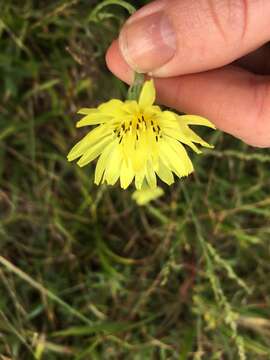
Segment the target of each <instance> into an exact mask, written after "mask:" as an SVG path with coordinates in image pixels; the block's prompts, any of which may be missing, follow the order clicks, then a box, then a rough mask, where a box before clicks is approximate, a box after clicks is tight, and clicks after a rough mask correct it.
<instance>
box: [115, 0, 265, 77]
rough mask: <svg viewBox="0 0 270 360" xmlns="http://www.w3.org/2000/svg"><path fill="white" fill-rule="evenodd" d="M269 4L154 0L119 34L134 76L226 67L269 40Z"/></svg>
mask: <svg viewBox="0 0 270 360" xmlns="http://www.w3.org/2000/svg"><path fill="white" fill-rule="evenodd" d="M269 18H270V1H269V0H259V1H258V0H233V1H232V0H219V1H216V0H170V1H167V0H157V1H153V2H152V3H150V4H148V5H146V6H145V7H143V8H142V9H140V10H139V11H137V12H136V13H135V14H134V15H132V16H131V17H130V19H129V20H128V21H127V22H126V24H125V25H124V27H123V28H122V30H121V32H120V36H119V44H120V50H121V52H122V55H123V57H124V58H125V60H126V62H127V63H128V64H129V65H130V67H131V68H133V69H134V70H136V71H137V72H143V73H150V75H153V76H157V77H169V76H176V75H182V74H188V73H195V72H201V71H205V70H209V69H213V68H217V67H220V66H223V65H226V64H228V63H230V62H232V61H234V60H236V59H238V58H239V57H241V56H243V55H245V54H247V53H249V52H251V51H252V50H255V49H256V48H258V47H260V46H261V45H263V44H264V43H266V42H267V41H269V39H270V27H269Z"/></svg>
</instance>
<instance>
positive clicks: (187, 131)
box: [180, 124, 213, 149]
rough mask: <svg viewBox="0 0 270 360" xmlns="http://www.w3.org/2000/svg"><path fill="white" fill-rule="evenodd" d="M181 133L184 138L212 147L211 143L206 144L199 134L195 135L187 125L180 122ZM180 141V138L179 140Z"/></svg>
mask: <svg viewBox="0 0 270 360" xmlns="http://www.w3.org/2000/svg"><path fill="white" fill-rule="evenodd" d="M180 129H181V133H182V134H183V135H184V136H185V138H186V139H187V140H189V141H192V142H195V143H197V144H200V145H202V146H204V147H206V148H209V149H212V148H213V145H210V144H208V143H207V142H206V141H204V140H203V139H202V138H201V137H200V136H199V135H197V134H196V133H195V132H194V131H193V130H191V129H190V128H189V127H188V126H187V125H184V124H180ZM180 141H182V140H180ZM182 142H184V141H182Z"/></svg>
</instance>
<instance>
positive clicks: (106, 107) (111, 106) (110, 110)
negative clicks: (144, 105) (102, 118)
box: [98, 99, 124, 116]
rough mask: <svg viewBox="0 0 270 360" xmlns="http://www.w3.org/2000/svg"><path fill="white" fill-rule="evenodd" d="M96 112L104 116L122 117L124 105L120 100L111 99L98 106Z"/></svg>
mask: <svg viewBox="0 0 270 360" xmlns="http://www.w3.org/2000/svg"><path fill="white" fill-rule="evenodd" d="M98 110H99V111H100V112H101V113H103V114H104V115H111V116H122V115H124V103H123V102H122V101H121V100H117V99H113V100H110V101H107V102H106V103H104V104H101V105H99V107H98Z"/></svg>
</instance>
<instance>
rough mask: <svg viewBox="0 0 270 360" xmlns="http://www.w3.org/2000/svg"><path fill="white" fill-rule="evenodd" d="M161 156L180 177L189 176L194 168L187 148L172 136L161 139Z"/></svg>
mask: <svg viewBox="0 0 270 360" xmlns="http://www.w3.org/2000/svg"><path fill="white" fill-rule="evenodd" d="M160 157H161V160H162V161H163V163H164V164H165V165H166V166H167V167H168V168H169V169H170V170H171V171H173V172H174V173H175V174H176V175H177V176H178V177H182V176H187V175H189V174H190V173H192V171H193V170H194V169H193V165H192V162H191V160H190V158H189V157H188V154H187V152H186V150H185V148H184V147H183V145H181V143H179V142H178V141H176V140H173V139H170V138H165V139H162V140H160Z"/></svg>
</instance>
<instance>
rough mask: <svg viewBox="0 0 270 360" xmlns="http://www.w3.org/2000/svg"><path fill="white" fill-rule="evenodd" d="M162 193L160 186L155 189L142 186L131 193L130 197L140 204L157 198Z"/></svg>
mask: <svg viewBox="0 0 270 360" xmlns="http://www.w3.org/2000/svg"><path fill="white" fill-rule="evenodd" d="M163 194H164V191H163V190H162V189H161V188H160V187H156V188H155V189H150V188H147V187H146V188H143V189H141V190H136V191H135V192H134V193H133V194H132V199H133V200H135V201H136V203H137V204H138V205H140V206H142V205H146V204H148V203H149V202H150V201H153V200H156V199H158V198H159V197H160V196H162V195H163Z"/></svg>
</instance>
